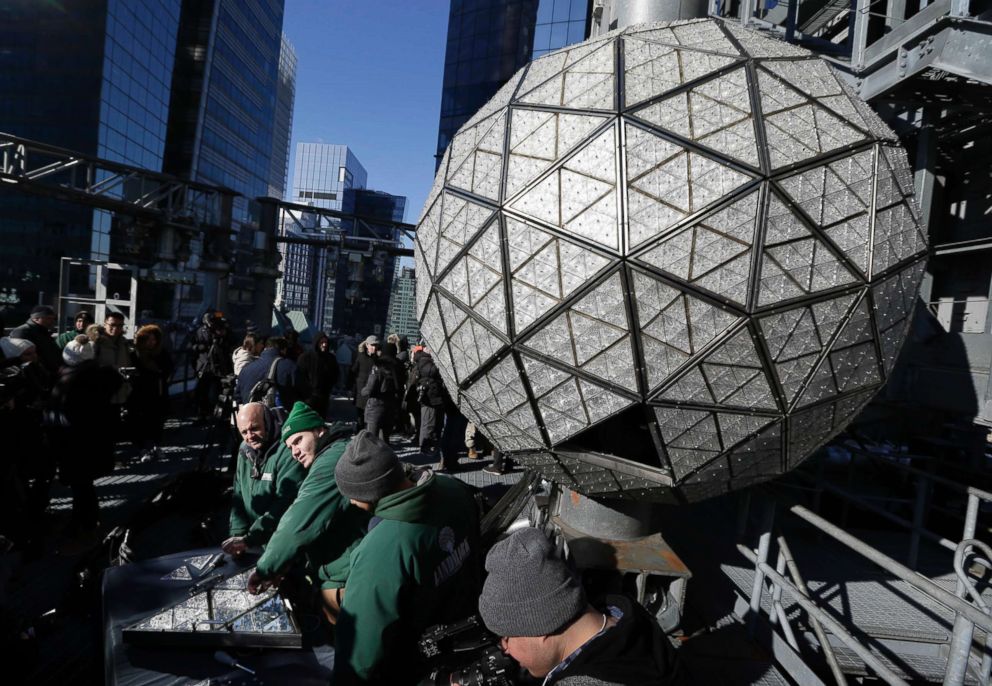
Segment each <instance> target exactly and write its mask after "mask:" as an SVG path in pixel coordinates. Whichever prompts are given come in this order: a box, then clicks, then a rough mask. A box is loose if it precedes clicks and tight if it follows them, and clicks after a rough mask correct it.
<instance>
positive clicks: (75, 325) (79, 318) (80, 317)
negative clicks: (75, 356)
mask: <svg viewBox="0 0 992 686" xmlns="http://www.w3.org/2000/svg"><path fill="white" fill-rule="evenodd" d="M92 323H93V315H92V314H90V313H89V312H87V311H86V310H80V311H79V312H77V313H76V318H75V319H74V320H73V322H72V328H71V329H69V330H68V331H63V332H62V333H60V334H59V337H58V338H56V339H55V344H56V345H57V346H59V350H65V346H67V345H69V341H71V340H73V339H75V338H76V336H79V335H80V334H82V335H85V334H86V327H87V326H89V325H90V324H92Z"/></svg>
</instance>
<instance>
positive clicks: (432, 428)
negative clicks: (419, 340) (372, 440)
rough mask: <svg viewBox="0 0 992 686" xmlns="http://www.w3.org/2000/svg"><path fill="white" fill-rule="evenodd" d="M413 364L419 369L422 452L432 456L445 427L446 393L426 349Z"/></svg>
mask: <svg viewBox="0 0 992 686" xmlns="http://www.w3.org/2000/svg"><path fill="white" fill-rule="evenodd" d="M413 364H414V366H416V368H417V400H418V402H419V403H420V441H419V443H420V451H421V452H422V453H425V454H432V453H434V452H435V451H436V450H437V449H438V442H439V441H440V439H441V428H442V427H443V426H444V405H445V395H446V391H445V389H444V383H443V382H442V381H441V372H440V371H438V368H437V366H436V365H435V364H434V358H433V357H431V354H430V352H429V351H428V350H427V349H426V348H425V349H424V350H421V351H419V352H418V353H417V354H416V355H415V356H414V358H413Z"/></svg>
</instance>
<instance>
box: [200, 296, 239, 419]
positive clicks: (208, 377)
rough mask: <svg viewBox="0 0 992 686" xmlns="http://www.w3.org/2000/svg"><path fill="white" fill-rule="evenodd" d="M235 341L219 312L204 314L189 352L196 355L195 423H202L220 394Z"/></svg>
mask: <svg viewBox="0 0 992 686" xmlns="http://www.w3.org/2000/svg"><path fill="white" fill-rule="evenodd" d="M234 346H235V342H234V339H233V338H232V336H231V332H230V330H229V329H228V327H227V320H226V319H224V317H223V315H222V314H221V313H220V312H207V313H206V314H204V315H203V323H202V324H201V325H200V327H199V328H198V329H197V330H196V333H195V334H193V344H192V346H191V350H192V351H193V352H194V353H196V362H195V367H194V368H195V370H196V378H197V382H196V389H195V390H194V391H193V395H194V397H195V399H196V411H197V421H199V422H200V423H201V424H202V423H205V422H206V421H207V420H208V419H209V418H210V416H211V414H212V413H213V409H214V406H215V405H216V403H217V397H218V396H219V395H220V391H221V380H222V379H223V378H224V377H225V376H227V375H228V374H231V373H232V371H233V364H232V362H231V353H232V352H233V351H234Z"/></svg>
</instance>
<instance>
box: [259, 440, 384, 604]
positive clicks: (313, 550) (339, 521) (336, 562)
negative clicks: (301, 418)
mask: <svg viewBox="0 0 992 686" xmlns="http://www.w3.org/2000/svg"><path fill="white" fill-rule="evenodd" d="M336 428H337V427H331V429H330V430H329V431H328V432H327V433H326V434H324V435H323V436H321V437H320V439H318V441H317V458H316V459H315V460H314V462H313V464H312V465H310V470H309V473H308V474H307V476H306V479H304V481H303V484H302V485H301V486H300V491H299V493H298V494H297V496H296V500H294V501H293V504H292V505H290V506H289V509H288V510H286V514H284V515H283V516H282V519H280V520H279V526H278V527H276V531H275V533H274V534H272V538H271V539H270V540H269V545H268V546H267V547H266V549H265V553H263V554H262V557H261V558H260V559H259V561H258V565H257V570H258V573H259V574H260V575H261V576H262V577H263V578H267V579H270V578H272V577H274V576H277V575H279V574H283V573H285V571H286V569H288V568H289V566H290V565H291V564H292V563H293V561H294V560H296V559H297V558H298V557H299V556H300V555H301V554H305V555H306V558H307V563H308V566H309V571H310V572H311V573H312V574H314V575H315V576H316V577H317V579H318V580H319V581H320V584H321V588H340V587H342V586H344V584H345V582H346V581H347V580H348V568H349V564H348V561H349V555H350V553H351V551H352V549H353V548H354V547H355V546H356V545H357V544H358V542H359V541H360V540H361V538H362V536H363V535H364V534H365V531H366V529H367V528H368V521H369V516H368V514H367V513H365V512H363V511H362V510H359V509H358V508H357V507H354V506H353V505H351V504H350V503H349V502H348V500H347V499H346V498H344V496H342V495H341V492H340V491H339V490H338V484H337V482H336V481H335V480H334V467H335V466H336V465H337V463H338V460H340V459H341V455H342V454H343V453H344V449H345V447H346V446H347V445H348V439H346V438H343V437H342V435H341V431H340V430H336Z"/></svg>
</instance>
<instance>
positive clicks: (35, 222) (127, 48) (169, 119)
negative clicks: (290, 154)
mask: <svg viewBox="0 0 992 686" xmlns="http://www.w3.org/2000/svg"><path fill="white" fill-rule="evenodd" d="M282 15H283V2H282V0H237V1H235V0H211V1H209V2H208V1H205V0H63V1H62V2H58V3H48V2H36V1H34V0H11V1H10V2H4V3H0V45H2V46H3V48H4V49H3V50H0V130H2V131H6V132H9V133H12V134H14V135H19V136H23V137H25V138H31V139H35V140H38V141H41V142H43V143H47V144H51V145H56V146H59V147H63V148H67V149H69V150H72V151H77V152H80V153H83V154H86V155H93V156H98V157H102V158H106V159H109V160H113V161H117V162H121V163H125V164H129V165H133V166H137V167H143V168H145V169H149V170H151V171H156V172H165V173H169V174H174V175H176V176H179V177H181V178H188V179H193V180H197V181H203V182H206V183H211V184H218V185H223V186H226V187H228V188H230V189H232V190H234V191H235V192H237V193H240V194H242V195H244V196H245V198H239V199H238V200H237V201H236V202H235V206H234V220H235V225H234V228H235V234H234V240H233V241H229V240H228V236H227V234H226V233H223V232H216V235H215V236H214V237H213V238H212V239H211V240H208V241H207V244H206V245H204V244H203V242H202V241H200V240H194V241H192V243H191V245H190V253H191V258H190V260H189V261H188V262H187V263H186V265H185V266H186V268H187V269H188V270H191V271H194V272H197V280H198V281H197V285H196V286H193V287H186V289H185V290H184V292H182V293H181V294H180V300H179V302H180V303H183V304H185V305H186V307H175V304H176V303H174V302H173V300H174V297H173V293H174V288H173V287H172V286H171V285H169V284H155V283H154V282H148V283H145V282H142V284H141V285H140V286H139V307H141V308H142V309H153V310H154V311H155V314H156V315H157V316H160V317H170V316H173V315H174V314H177V313H179V314H182V315H185V316H198V314H199V313H200V312H202V310H203V308H204V307H212V306H214V304H215V302H216V298H217V296H218V295H221V296H223V294H224V293H226V294H227V297H228V300H229V301H232V302H234V303H235V305H236V306H237V305H243V306H244V308H245V309H247V308H248V307H249V306H250V305H252V304H253V297H252V295H253V290H254V285H255V282H254V280H253V278H252V273H251V270H252V268H253V264H254V262H255V260H256V259H257V255H256V254H255V253H254V252H253V247H254V244H255V224H254V219H255V218H254V216H253V215H254V211H253V209H252V205H253V203H252V202H251V201H250V200H249V199H252V198H255V197H257V196H265V195H270V189H279V188H282V187H284V185H285V179H286V167H287V153H286V147H287V145H288V141H289V129H290V126H291V121H292V120H291V116H292V114H291V113H292V100H293V81H294V80H295V56H293V54H292V48H291V46H289V45H288V43H286V42H285V41H284V39H283V36H282ZM96 181H100V179H96ZM128 190H129V189H128V186H127V184H124V185H123V186H122V187H121V189H120V190H119V191H118V193H120V194H121V195H126V194H127V192H128ZM133 225H134V220H132V219H130V218H128V217H126V216H117V217H114V216H112V215H111V214H109V213H107V212H104V211H94V210H92V209H90V208H88V207H85V206H84V205H81V204H70V203H62V202H59V201H56V200H52V199H49V198H38V197H31V196H28V195H25V194H22V193H20V192H16V193H13V192H7V189H2V190H0V243H2V244H3V246H4V250H3V251H2V252H0V306H2V305H3V304H7V303H13V304H14V305H15V309H16V310H17V311H19V312H21V311H26V310H27V309H29V308H30V307H31V306H32V305H34V304H35V303H36V302H38V301H39V299H43V300H45V301H46V302H53V301H54V297H55V295H56V294H57V290H58V278H59V258H60V257H62V256H71V257H77V258H86V257H93V258H96V259H110V260H113V261H119V262H124V263H127V264H132V265H136V266H139V267H151V266H152V265H153V264H154V263H155V261H156V260H157V259H159V257H158V254H157V245H154V241H149V240H144V241H141V240H135V238H134V236H136V235H141V233H142V232H141V231H138V232H134V231H131V228H132V227H133ZM151 229H152V231H153V233H152V235H153V236H154V235H155V234H154V229H155V227H154V226H151ZM207 262H212V263H213V264H214V265H215V266H216V267H217V269H216V271H215V272H213V273H214V274H215V277H214V278H213V283H212V287H213V288H212V290H210V289H207V290H206V291H205V289H204V286H205V285H207V284H206V281H208V279H204V278H203V273H202V271H198V270H201V269H202V267H203V265H204V264H205V263H207ZM225 264H226V265H227V266H228V267H229V268H230V269H231V270H232V271H231V274H230V276H228V277H221V275H222V274H223V273H224V272H223V271H221V268H222V267H224V265H225ZM150 271H151V272H152V273H153V274H154V271H155V270H150ZM222 278H223V279H224V281H225V282H224V283H223V284H220V283H219V281H220V280H221V279H222ZM222 289H223V291H222ZM208 291H209V292H208ZM15 316H16V315H15Z"/></svg>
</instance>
